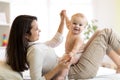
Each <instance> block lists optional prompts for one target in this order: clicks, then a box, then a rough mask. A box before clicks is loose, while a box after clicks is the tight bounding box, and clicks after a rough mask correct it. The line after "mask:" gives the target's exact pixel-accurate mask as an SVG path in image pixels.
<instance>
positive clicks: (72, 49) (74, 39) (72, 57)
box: [56, 10, 88, 80]
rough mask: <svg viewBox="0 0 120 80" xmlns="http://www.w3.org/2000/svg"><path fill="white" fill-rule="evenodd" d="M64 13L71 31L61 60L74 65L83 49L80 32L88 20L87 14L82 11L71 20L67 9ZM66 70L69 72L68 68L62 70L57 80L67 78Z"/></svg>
mask: <svg viewBox="0 0 120 80" xmlns="http://www.w3.org/2000/svg"><path fill="white" fill-rule="evenodd" d="M62 15H63V16H64V18H65V21H66V26H67V28H68V30H69V31H68V34H67V37H66V42H65V54H64V55H63V57H62V59H61V61H65V62H68V61H69V62H70V63H71V65H74V64H76V63H77V62H78V60H79V58H80V52H82V51H83V49H82V48H83V40H82V38H81V36H80V33H81V32H82V31H83V30H84V29H85V27H86V26H87V24H88V22H87V19H86V17H85V15H84V14H82V13H76V14H74V15H73V16H72V17H71V20H69V19H68V17H67V15H66V11H65V10H64V11H63V12H62ZM66 72H68V70H66V69H65V70H62V71H61V73H60V75H59V76H58V77H57V79H56V80H65V79H64V78H65V76H66V74H65V73H66Z"/></svg>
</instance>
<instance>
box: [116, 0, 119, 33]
mask: <svg viewBox="0 0 120 80" xmlns="http://www.w3.org/2000/svg"><path fill="white" fill-rule="evenodd" d="M115 4H116V6H115V9H116V26H117V27H116V30H118V31H119V32H120V0H115Z"/></svg>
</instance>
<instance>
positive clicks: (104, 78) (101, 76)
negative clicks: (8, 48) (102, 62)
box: [23, 67, 120, 80]
mask: <svg viewBox="0 0 120 80" xmlns="http://www.w3.org/2000/svg"><path fill="white" fill-rule="evenodd" d="M23 77H24V79H26V80H28V79H30V76H29V71H25V72H24V73H23ZM72 80H74V79H72ZM78 80H120V74H116V71H115V70H114V69H109V68H105V67H99V70H98V72H97V75H96V77H95V78H93V79H78Z"/></svg>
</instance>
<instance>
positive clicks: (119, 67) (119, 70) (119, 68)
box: [116, 65, 120, 73]
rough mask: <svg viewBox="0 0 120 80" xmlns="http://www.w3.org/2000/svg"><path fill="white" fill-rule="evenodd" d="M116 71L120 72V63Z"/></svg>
mask: <svg viewBox="0 0 120 80" xmlns="http://www.w3.org/2000/svg"><path fill="white" fill-rule="evenodd" d="M116 73H120V65H118V66H117V69H116Z"/></svg>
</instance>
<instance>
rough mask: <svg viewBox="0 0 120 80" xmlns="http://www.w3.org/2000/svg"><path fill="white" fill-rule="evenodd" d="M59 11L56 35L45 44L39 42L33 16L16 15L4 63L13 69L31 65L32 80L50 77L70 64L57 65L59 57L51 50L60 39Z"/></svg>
mask: <svg viewBox="0 0 120 80" xmlns="http://www.w3.org/2000/svg"><path fill="white" fill-rule="evenodd" d="M62 12H63V11H62ZM62 12H61V14H60V15H61V22H60V25H59V28H58V31H57V33H56V35H55V36H54V37H53V38H52V40H50V41H47V42H45V43H40V42H38V39H39V32H40V30H39V29H38V24H37V18H36V17H35V16H30V15H20V16H17V17H16V18H15V20H14V21H13V24H12V27H11V31H10V35H9V40H8V46H7V63H8V65H10V66H11V68H12V69H13V70H15V71H17V72H22V71H24V70H27V69H28V68H30V76H31V79H32V80H45V79H46V80H51V79H52V78H53V77H54V76H56V75H57V73H59V71H61V70H62V69H65V68H68V67H69V66H68V65H69V63H64V62H61V63H59V64H58V57H57V56H56V54H55V51H54V49H53V48H54V47H57V46H58V45H59V44H60V43H61V42H62V39H63V37H62V33H63V27H64V20H63V19H64V18H63V16H62ZM56 64H58V65H57V66H56ZM48 66H49V67H48Z"/></svg>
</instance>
